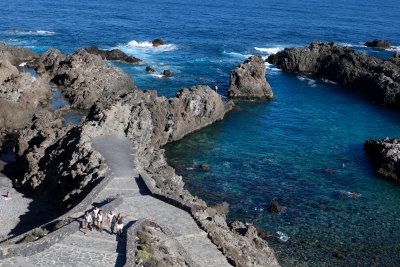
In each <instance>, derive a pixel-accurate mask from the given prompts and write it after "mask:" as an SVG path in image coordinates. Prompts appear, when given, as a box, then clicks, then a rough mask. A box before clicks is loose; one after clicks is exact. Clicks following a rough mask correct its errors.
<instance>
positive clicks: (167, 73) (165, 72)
mask: <svg viewBox="0 0 400 267" xmlns="http://www.w3.org/2000/svg"><path fill="white" fill-rule="evenodd" d="M162 74H163V75H164V77H170V76H171V71H170V70H164V71H163V73H162Z"/></svg>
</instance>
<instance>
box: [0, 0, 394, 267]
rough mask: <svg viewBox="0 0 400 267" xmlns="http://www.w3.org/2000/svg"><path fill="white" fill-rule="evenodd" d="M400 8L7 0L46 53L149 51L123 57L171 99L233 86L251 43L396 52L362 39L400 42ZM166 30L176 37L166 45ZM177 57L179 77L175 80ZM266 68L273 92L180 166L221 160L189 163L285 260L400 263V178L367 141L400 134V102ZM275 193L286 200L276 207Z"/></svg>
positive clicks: (233, 214) (22, 34) (194, 138)
mask: <svg viewBox="0 0 400 267" xmlns="http://www.w3.org/2000/svg"><path fill="white" fill-rule="evenodd" d="M399 14H400V4H399V2H398V1H395V0H387V1H377V0H372V1H361V0H350V1H349V0H347V1H345V0H336V1H323V0H319V1H316V0H303V1H295V0H287V1H278V0H273V1H263V0H253V1H227V0H224V1H222V0H212V1H211V0H201V1H199V0H193V1H184V0H169V1H162V0H152V1H134V0H131V1H129V0H118V1H105V0H97V1H77V0H70V1H52V0H35V1H27V0H6V1H5V2H4V3H2V5H1V7H0V42H5V43H7V44H11V45H16V46H23V47H28V48H31V49H33V50H36V51H38V52H44V51H45V50H46V49H48V48H49V47H54V48H57V49H60V50H61V51H62V52H64V53H71V52H73V51H74V50H76V49H78V48H80V47H85V46H92V45H95V46H98V47H100V48H104V49H111V48H119V49H121V50H123V51H125V52H126V53H128V54H130V55H133V56H136V57H139V58H141V59H143V60H144V62H143V63H141V64H139V65H128V64H122V63H115V62H114V63H110V64H114V65H116V66H118V67H121V68H123V69H124V70H125V71H127V72H129V73H130V74H131V75H132V77H133V79H134V81H135V82H136V84H137V85H138V86H139V87H140V88H142V89H157V90H158V92H159V95H165V96H169V97H170V96H174V95H175V93H176V91H177V90H179V89H180V88H181V87H185V86H191V85H196V84H206V85H210V86H212V87H214V86H216V85H217V86H218V87H219V88H220V89H221V90H220V92H221V93H222V94H224V92H225V91H226V88H227V86H228V83H229V74H230V71H231V70H232V69H233V68H234V67H235V66H236V65H237V64H239V63H240V62H242V61H243V60H244V59H246V58H247V57H248V56H250V55H252V54H260V55H262V56H264V57H267V56H268V55H269V54H271V53H275V52H277V51H279V50H281V49H283V48H285V47H300V46H305V45H308V44H309V43H310V42H312V41H316V40H318V41H334V42H337V43H339V44H342V45H347V46H350V47H352V48H354V49H356V50H357V51H359V52H361V53H364V54H367V55H373V56H377V57H380V58H387V57H389V56H391V55H392V54H393V51H381V50H374V49H369V48H366V47H364V46H363V45H362V44H363V42H365V41H368V40H371V39H374V38H384V39H388V40H389V41H390V42H391V43H392V45H393V46H396V47H397V50H399V49H400V32H399V26H400V17H399ZM13 29H16V30H15V31H14V32H13ZM155 38H162V39H164V40H165V41H166V42H167V45H164V46H161V47H157V48H153V47H152V46H151V45H150V43H149V41H151V40H153V39H155ZM146 66H152V67H154V68H155V69H156V73H154V74H147V73H146V72H145V67H146ZM164 69H170V70H171V71H172V77H170V78H162V77H161V75H160V74H161V73H162V71H163V70H164ZM267 79H268V81H269V82H270V84H271V86H272V88H273V91H274V93H275V95H276V97H275V98H274V99H273V100H271V101H268V102H253V103H252V102H241V103H237V108H236V109H235V110H234V111H233V112H231V113H230V114H229V115H228V116H227V117H226V119H225V120H223V121H221V122H218V123H216V124H214V125H212V126H210V127H208V128H206V129H203V130H201V131H198V132H196V133H194V134H191V135H190V136H187V137H186V138H184V139H183V140H181V141H179V142H176V143H173V144H170V145H168V146H167V147H166V150H167V157H168V160H169V162H170V164H172V165H173V166H176V167H179V166H189V165H191V164H200V163H207V164H209V165H210V167H211V170H210V171H209V172H200V171H197V170H193V169H191V168H188V169H185V168H179V169H178V173H179V174H181V175H182V176H183V177H184V180H185V182H186V186H187V188H188V189H189V190H190V191H191V192H192V193H193V194H196V195H198V196H200V197H202V198H203V199H204V200H206V201H207V202H208V203H210V204H214V203H218V202H221V201H227V202H228V203H229V204H230V214H229V219H232V220H233V219H240V220H244V221H247V222H252V223H255V224H257V225H258V226H260V227H262V228H263V229H264V230H265V231H267V232H269V233H270V234H271V237H270V238H269V243H270V245H271V246H272V247H273V248H274V249H275V250H276V253H277V255H278V259H279V261H280V263H281V264H282V265H283V266H400V209H399V203H400V184H395V183H392V182H390V181H386V180H383V179H381V178H379V177H377V176H376V175H375V174H374V170H373V169H372V167H371V165H370V162H369V160H368V158H367V156H366V155H365V152H364V150H363V143H364V141H365V140H366V139H368V138H383V137H400V117H399V113H398V112H394V111H391V110H388V109H386V108H385V107H382V106H380V105H377V104H376V103H374V102H372V101H370V100H369V99H367V98H365V97H363V96H361V95H358V94H356V93H353V92H350V91H348V90H346V89H343V88H341V87H339V86H337V85H335V84H332V83H330V82H329V81H323V80H318V79H312V78H311V77H305V76H301V75H293V74H285V73H282V72H281V71H279V70H277V69H276V68H275V67H274V66H271V65H269V66H267ZM347 192H358V193H360V194H361V197H360V198H358V199H354V198H349V197H348V195H347V194H348V193H347ZM271 200H274V201H278V202H279V203H280V204H281V205H283V206H284V207H285V209H284V212H282V213H280V214H271V213H269V212H268V211H267V209H266V207H267V205H268V203H269V202H270V201H271ZM278 231H280V232H282V233H283V234H285V235H287V236H288V238H289V239H288V240H287V242H283V241H280V240H279V239H278V237H279V236H280V235H279V234H277V232H278Z"/></svg>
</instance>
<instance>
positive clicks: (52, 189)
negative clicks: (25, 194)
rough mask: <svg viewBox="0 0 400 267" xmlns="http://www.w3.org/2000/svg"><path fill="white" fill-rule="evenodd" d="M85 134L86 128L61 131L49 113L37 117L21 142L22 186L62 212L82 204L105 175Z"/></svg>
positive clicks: (23, 135) (22, 136)
mask: <svg viewBox="0 0 400 267" xmlns="http://www.w3.org/2000/svg"><path fill="white" fill-rule="evenodd" d="M86 131H89V130H88V129H86V128H85V127H84V126H80V127H79V126H77V127H74V128H72V127H70V126H67V127H65V128H61V121H60V120H58V119H56V118H55V116H54V114H52V113H50V112H45V111H42V112H40V113H38V114H36V115H35V116H34V118H33V123H32V126H31V127H30V128H26V129H24V130H23V131H22V132H21V134H20V137H19V140H18V145H17V149H16V159H17V163H18V167H19V169H20V171H21V172H22V175H21V177H20V178H19V180H18V183H19V185H21V186H23V187H24V188H26V189H28V190H31V191H33V192H34V193H36V194H37V195H38V196H41V197H42V198H43V199H45V200H47V201H48V202H49V203H51V204H52V205H53V206H55V207H56V208H59V209H62V208H69V207H72V205H73V204H76V202H77V201H79V200H81V199H82V198H83V197H84V196H85V195H86V194H87V193H88V192H90V190H91V189H92V188H93V187H94V186H95V185H96V184H97V183H98V182H99V181H100V180H101V179H102V178H103V177H104V174H105V171H106V167H105V166H104V165H103V164H102V162H103V159H102V157H101V155H100V154H99V153H97V152H96V151H94V150H93V149H92V147H91V143H90V136H89V135H88V134H87V132H86Z"/></svg>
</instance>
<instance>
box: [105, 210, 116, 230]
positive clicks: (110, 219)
mask: <svg viewBox="0 0 400 267" xmlns="http://www.w3.org/2000/svg"><path fill="white" fill-rule="evenodd" d="M116 220H117V217H116V216H115V213H114V211H113V210H110V212H109V213H108V214H107V221H108V226H109V227H110V230H111V232H110V234H111V235H112V234H114V227H115V222H116Z"/></svg>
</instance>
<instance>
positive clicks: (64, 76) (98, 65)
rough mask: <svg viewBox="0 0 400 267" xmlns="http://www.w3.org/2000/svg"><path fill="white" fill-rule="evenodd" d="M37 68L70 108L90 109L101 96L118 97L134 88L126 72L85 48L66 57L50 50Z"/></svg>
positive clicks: (38, 62) (37, 64)
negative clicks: (57, 90)
mask: <svg viewBox="0 0 400 267" xmlns="http://www.w3.org/2000/svg"><path fill="white" fill-rule="evenodd" d="M36 66H37V68H38V71H39V72H40V71H45V72H46V73H47V74H48V75H49V80H51V81H52V82H54V83H55V84H57V85H58V86H60V88H61V91H62V93H63V95H64V96H65V97H67V98H68V100H69V102H70V104H71V107H72V108H78V109H89V108H90V107H91V106H92V105H93V103H94V102H96V101H97V100H98V99H100V98H102V97H106V96H111V95H113V96H115V97H116V98H118V97H119V96H121V95H125V94H129V93H132V92H133V91H134V90H136V89H137V87H136V86H135V85H134V83H133V81H132V79H131V77H130V76H129V75H128V74H127V73H125V72H123V71H122V70H120V69H118V68H116V67H112V66H110V65H108V64H107V62H105V61H104V60H102V58H101V57H100V56H96V55H93V54H90V53H88V52H87V51H86V50H84V49H80V50H78V51H77V52H75V53H73V54H72V55H70V56H67V57H64V56H63V55H62V54H61V53H59V52H58V51H56V50H50V51H48V52H46V53H45V54H44V55H42V57H40V59H39V60H38V61H37V62H36Z"/></svg>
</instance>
